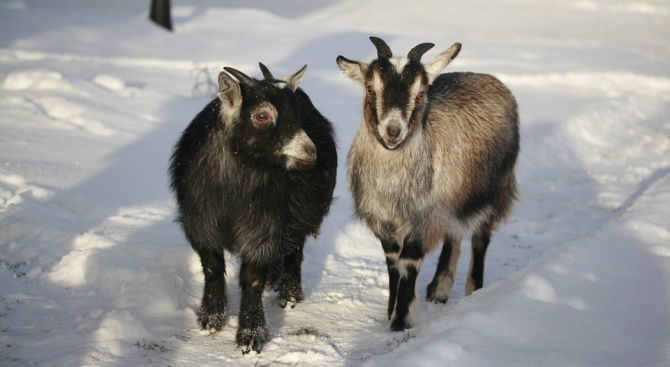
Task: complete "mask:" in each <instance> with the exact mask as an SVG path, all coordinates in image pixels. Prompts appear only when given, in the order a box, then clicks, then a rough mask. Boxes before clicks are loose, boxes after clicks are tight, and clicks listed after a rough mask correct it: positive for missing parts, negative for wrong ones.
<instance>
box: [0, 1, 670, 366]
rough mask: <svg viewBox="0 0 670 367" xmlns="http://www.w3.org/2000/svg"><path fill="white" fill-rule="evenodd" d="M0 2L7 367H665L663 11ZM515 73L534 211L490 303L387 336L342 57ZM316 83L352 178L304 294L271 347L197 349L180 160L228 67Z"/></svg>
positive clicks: (341, 179) (514, 239)
mask: <svg viewBox="0 0 670 367" xmlns="http://www.w3.org/2000/svg"><path fill="white" fill-rule="evenodd" d="M148 9H149V1H132V0H118V1H109V2H95V3H93V2H88V1H85V0H68V1H59V2H47V1H38V0H1V1H0V131H2V133H0V342H1V343H0V365H2V366H25V365H37V366H103V365H104V366H108V365H113V366H129V365H140V366H141V365H161V366H163V365H165V366H200V365H225V366H253V365H256V366H265V365H305V366H360V365H365V366H409V365H411V366H435V365H449V366H589V367H590V366H608V367H609V366H667V365H670V226H669V225H668V223H669V220H670V209H669V208H670V205H668V204H669V203H670V43H669V40H670V27H668V25H670V5H669V4H668V3H667V2H666V1H663V0H641V1H626V0H591V1H589V0H567V1H561V2H554V1H542V0H537V1H532V0H501V1H494V0H472V1H465V0H454V1H449V2H443V1H438V0H433V1H418V0H417V1H413V2H406V1H385V0H370V1H366V2H360V1H356V0H340V1H333V2H307V1H300V0H289V1H282V2H275V1H271V0H264V1H256V2H247V1H242V0H233V1H226V2H218V1H212V0H209V1H208V0H200V1H191V2H185V1H173V2H172V15H173V25H174V29H175V32H174V33H170V32H167V31H165V30H163V29H161V28H159V27H157V26H156V25H154V24H152V23H151V22H149V21H148V19H147V15H148ZM370 35H376V36H380V37H382V38H384V39H385V40H386V41H387V42H388V43H389V45H390V46H391V48H392V49H393V50H394V51H395V52H396V53H399V54H400V53H404V52H407V51H408V50H409V49H410V48H411V47H413V46H414V45H416V44H418V43H420V42H433V43H435V44H436V45H437V46H436V47H435V49H433V50H431V51H429V52H428V53H427V55H426V57H425V58H426V59H427V58H429V57H431V56H434V55H436V54H437V53H439V52H440V51H442V50H445V49H447V48H448V47H449V46H451V45H452V44H453V43H454V42H462V44H463V49H462V51H461V53H460V54H459V56H458V57H457V58H456V59H455V60H454V61H453V62H452V63H451V64H450V65H449V67H448V70H452V71H477V72H484V73H491V74H494V75H496V76H497V77H499V78H500V79H501V80H502V81H503V82H505V83H506V84H507V85H508V86H509V87H510V89H511V90H512V91H513V93H514V94H515V96H516V97H517V100H518V102H519V106H520V114H521V120H522V129H521V137H522V151H521V155H520V157H519V162H518V180H519V183H520V186H521V191H522V200H521V201H520V202H519V204H518V206H517V208H516V211H515V213H514V215H513V217H512V219H511V220H510V222H509V223H508V224H506V225H504V226H502V227H501V228H500V229H499V230H498V231H497V232H496V234H495V235H494V238H493V242H492V245H491V247H490V250H489V253H488V256H487V269H486V275H485V287H484V288H483V289H481V290H480V291H477V292H475V293H474V294H473V295H471V296H469V297H464V295H463V294H464V286H465V271H466V270H467V267H468V262H469V255H468V252H469V251H467V249H468V247H469V243H467V241H466V243H464V251H463V255H462V256H461V260H460V262H459V271H458V274H457V279H456V284H455V286H454V291H453V292H452V298H451V299H450V300H449V302H448V303H447V305H437V304H428V303H427V302H426V301H425V287H426V286H427V284H428V282H429V281H430V279H431V277H432V272H433V271H434V269H435V263H436V257H437V253H433V254H431V256H430V257H428V258H427V259H426V261H425V262H424V266H423V269H422V272H421V274H420V279H419V289H420V297H421V302H419V306H418V315H417V320H416V326H415V327H414V328H412V329H410V330H407V331H405V332H399V333H392V332H390V331H389V323H388V320H387V319H386V300H387V297H388V290H387V286H388V280H387V274H386V266H385V263H384V258H383V252H382V251H381V247H380V246H379V244H378V242H377V240H376V239H375V238H374V236H373V235H372V234H371V233H370V232H369V231H368V230H367V229H366V228H365V227H364V226H363V225H362V224H361V223H359V222H357V221H356V220H355V219H354V218H353V212H352V206H353V205H352V201H351V197H350V195H349V193H348V189H347V185H346V165H345V161H346V153H347V151H348V148H349V145H350V143H351V141H352V139H353V135H354V133H355V130H356V128H357V125H358V120H359V117H360V112H361V107H360V98H361V94H362V91H361V90H360V88H359V87H358V86H357V85H355V83H351V81H350V80H348V79H347V78H346V77H344V76H343V75H342V74H341V72H340V71H339V69H338V68H337V66H336V64H335V58H336V57H337V56H338V55H344V56H346V57H348V58H352V59H360V60H370V59H372V58H373V57H374V55H375V51H374V47H373V46H372V44H371V43H370V42H369V40H368V37H369V36H370ZM259 61H262V62H263V63H265V64H266V65H268V67H270V69H271V70H272V71H273V73H274V74H275V75H289V74H290V73H293V72H295V71H296V70H298V69H299V68H300V67H301V66H302V65H303V64H308V66H309V69H308V72H307V75H306V78H305V80H304V81H303V83H302V87H303V88H304V89H305V90H306V91H307V92H308V93H309V94H310V96H311V98H312V100H313V102H314V103H315V104H316V106H317V107H319V109H320V110H321V111H322V112H323V113H324V115H326V116H327V117H329V119H330V120H331V121H332V122H333V123H334V125H335V126H336V129H337V133H338V143H339V155H340V169H339V171H338V185H337V187H336V192H335V194H336V197H337V198H336V201H335V203H334V205H333V207H332V209H331V212H330V214H329V216H328V217H326V220H325V222H324V224H323V227H322V233H321V236H320V237H319V238H318V239H317V240H313V239H310V240H309V241H308V243H307V247H306V254H305V263H304V265H303V278H304V291H305V295H306V299H305V301H304V302H302V303H300V304H298V305H297V306H296V308H295V309H281V308H280V307H279V306H278V304H277V301H276V295H275V294H273V293H267V294H266V297H265V307H266V312H267V318H268V325H269V328H270V335H271V340H270V341H269V343H268V344H267V345H266V347H265V349H264V350H263V352H262V353H261V354H255V353H251V354H248V355H243V354H242V353H241V351H240V349H238V348H236V347H235V345H234V334H235V328H236V326H237V316H236V315H237V312H238V303H239V290H238V288H237V270H238V264H237V263H236V262H235V261H231V262H230V266H229V269H228V286H229V290H230V294H229V297H230V298H229V304H230V306H231V307H230V308H231V309H230V312H229V315H228V317H227V320H226V322H227V325H226V327H225V328H224V330H223V331H221V332H219V333H217V334H210V333H209V332H204V331H201V330H199V328H198V326H197V323H196V312H197V309H198V306H199V302H200V297H201V293H202V286H203V276H202V273H201V269H200V264H199V260H198V258H197V255H196V254H195V253H194V252H193V251H192V250H191V248H190V247H189V246H188V244H187V243H186V241H185V239H184V237H183V235H182V233H181V231H180V229H179V228H178V226H177V225H176V224H175V223H174V221H173V220H174V211H175V207H174V202H173V200H172V197H171V195H170V192H169V190H168V185H167V177H166V170H167V161H168V158H169V155H170V152H171V148H172V146H173V144H174V143H175V142H176V139H177V137H178V135H179V133H180V132H181V131H182V130H183V129H184V127H185V126H186V124H187V123H188V122H189V121H190V119H191V118H192V117H193V116H195V114H196V113H197V112H199V111H200V109H202V107H203V106H204V105H206V104H207V102H208V101H209V100H210V99H211V98H212V96H213V89H212V88H213V85H212V83H211V81H212V80H213V78H214V76H216V75H217V74H218V72H219V71H220V70H221V68H222V67H223V66H231V67H234V68H237V69H239V70H242V71H244V72H246V73H249V74H251V75H254V76H260V71H259V69H258V66H257V63H258V62H259Z"/></svg>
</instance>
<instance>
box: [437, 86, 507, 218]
mask: <svg viewBox="0 0 670 367" xmlns="http://www.w3.org/2000/svg"><path fill="white" fill-rule="evenodd" d="M428 96H429V101H430V110H429V112H428V118H427V119H426V125H425V132H426V134H427V138H428V142H429V144H431V145H432V149H433V151H434V152H435V154H434V157H433V158H434V162H433V163H434V166H433V168H434V181H433V182H434V185H435V186H434V187H435V188H436V189H437V190H438V191H441V192H438V193H437V194H438V195H439V196H441V197H443V198H445V199H446V201H447V202H448V203H449V204H448V205H449V207H450V208H451V210H453V211H454V212H455V214H456V216H457V217H458V218H459V219H460V220H462V221H464V222H469V221H470V220H471V219H472V218H471V217H473V216H477V215H481V214H482V210H484V211H486V210H489V209H491V210H493V211H495V212H496V213H497V214H498V215H497V217H499V219H503V218H505V217H506V216H507V214H508V213H509V212H510V209H511V206H512V202H513V200H514V199H515V198H516V192H517V189H516V179H515V177H514V164H515V162H516V158H517V155H518V151H519V118H518V112H517V104H516V101H515V99H514V97H513V96H512V93H511V92H510V91H509V89H507V87H505V85H504V84H502V83H501V82H500V81H499V80H498V79H496V78H495V77H493V76H491V75H488V74H478V73H446V74H442V75H440V76H438V77H437V78H436V79H435V81H434V82H433V84H432V85H431V87H430V89H429V91H428Z"/></svg>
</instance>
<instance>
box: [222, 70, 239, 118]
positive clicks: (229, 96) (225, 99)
mask: <svg viewBox="0 0 670 367" xmlns="http://www.w3.org/2000/svg"><path fill="white" fill-rule="evenodd" d="M217 95H218V96H219V99H220V100H221V108H222V109H224V110H225V111H234V110H237V109H238V108H239V107H240V105H241V104H242V91H241V90H240V86H239V84H237V82H235V81H234V80H233V78H231V77H230V75H228V74H227V73H225V72H223V71H222V72H221V73H220V74H219V92H218V93H217Z"/></svg>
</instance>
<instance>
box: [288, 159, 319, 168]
mask: <svg viewBox="0 0 670 367" xmlns="http://www.w3.org/2000/svg"><path fill="white" fill-rule="evenodd" d="M314 164H316V156H314V157H313V158H312V157H309V158H299V157H289V158H288V160H287V162H286V169H289V170H303V169H308V168H311V167H313V166H314Z"/></svg>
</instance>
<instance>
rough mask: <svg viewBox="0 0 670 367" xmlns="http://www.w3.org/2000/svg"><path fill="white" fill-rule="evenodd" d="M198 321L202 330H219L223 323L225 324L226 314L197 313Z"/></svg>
mask: <svg viewBox="0 0 670 367" xmlns="http://www.w3.org/2000/svg"><path fill="white" fill-rule="evenodd" d="M198 323H199V324H200V327H201V328H202V330H215V331H220V330H221V329H222V328H223V325H225V324H226V314H225V313H215V314H200V315H198Z"/></svg>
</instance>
